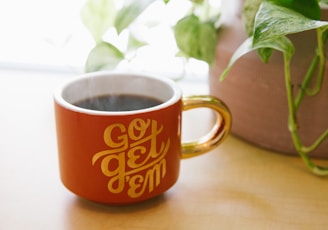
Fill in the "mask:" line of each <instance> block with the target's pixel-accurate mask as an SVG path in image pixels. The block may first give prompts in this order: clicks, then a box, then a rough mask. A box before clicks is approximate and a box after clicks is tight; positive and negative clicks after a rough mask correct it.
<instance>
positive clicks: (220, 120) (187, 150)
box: [182, 95, 232, 159]
mask: <svg viewBox="0 0 328 230" xmlns="http://www.w3.org/2000/svg"><path fill="white" fill-rule="evenodd" d="M182 103H183V111H186V110H190V109H196V108H209V109H211V110H213V111H215V112H216V118H217V119H216V122H215V124H214V126H213V128H212V129H211V131H210V132H209V133H208V134H206V135H205V136H203V137H201V138H199V139H197V140H195V141H190V142H182V159H185V158H190V157H194V156H198V155H200V154H203V153H206V152H208V151H210V150H212V149H214V148H215V147H217V146H218V145H219V144H221V143H222V142H223V141H224V140H225V139H226V137H227V136H228V134H229V133H230V130H231V122H232V118H231V113H230V110H229V108H228V107H227V106H226V105H225V104H224V103H223V102H222V101H221V100H220V99H218V98H216V97H213V96H207V95H204V96H187V97H183V98H182Z"/></svg>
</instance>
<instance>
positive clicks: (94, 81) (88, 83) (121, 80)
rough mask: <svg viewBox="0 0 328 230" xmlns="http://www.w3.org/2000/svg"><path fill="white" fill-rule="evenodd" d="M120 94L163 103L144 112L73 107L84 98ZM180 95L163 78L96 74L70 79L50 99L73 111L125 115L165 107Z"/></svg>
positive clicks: (175, 88)
mask: <svg viewBox="0 0 328 230" xmlns="http://www.w3.org/2000/svg"><path fill="white" fill-rule="evenodd" d="M120 94H129V95H138V96H145V97H152V98H155V99H157V100H160V101H162V102H163V103H161V104H159V105H157V106H154V107H150V108H146V109H141V110H135V111H120V112H109V111H97V110H89V109H83V108H80V107H78V106H75V105H74V104H75V103H77V102H79V101H83V100H85V99H88V98H93V97H98V96H104V95H120ZM181 94H182V93H181V90H180V88H179V87H178V86H177V85H176V83H175V82H173V81H172V80H170V79H168V78H165V77H155V76H150V75H142V74H133V73H115V72H96V73H91V74H85V75H82V76H78V77H76V78H74V79H71V80H70V81H68V82H66V83H65V84H64V85H62V86H60V87H59V88H58V89H57V90H56V91H55V95H54V97H55V100H56V102H57V103H59V104H60V105H62V106H64V107H66V108H68V109H70V110H74V111H80V112H83V113H95V114H108V113H116V114H117V113H119V114H128V113H136V111H138V112H145V111H151V110H156V109H160V108H163V107H167V106H169V105H171V104H174V103H175V102H176V101H177V100H180V98H181Z"/></svg>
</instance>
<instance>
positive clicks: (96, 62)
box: [85, 42, 124, 72]
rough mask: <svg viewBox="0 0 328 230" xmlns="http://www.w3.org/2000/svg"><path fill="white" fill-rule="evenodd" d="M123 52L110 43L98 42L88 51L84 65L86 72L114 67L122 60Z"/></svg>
mask: <svg viewBox="0 0 328 230" xmlns="http://www.w3.org/2000/svg"><path fill="white" fill-rule="evenodd" d="M123 59H124V54H123V53H122V52H121V51H120V50H119V49H117V48H116V47H115V46H113V45H112V44H110V43H106V42H100V43H98V44H97V45H96V46H95V47H94V48H93V49H92V50H91V51H90V53H89V56H88V58H87V62H86V65H85V71H86V72H94V71H99V70H105V69H114V68H115V67H116V66H117V65H118V64H119V63H120V62H121V61H122V60H123Z"/></svg>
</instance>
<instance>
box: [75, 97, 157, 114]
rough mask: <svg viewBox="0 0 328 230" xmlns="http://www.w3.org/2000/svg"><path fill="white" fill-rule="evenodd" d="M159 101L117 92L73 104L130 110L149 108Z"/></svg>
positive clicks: (112, 109) (102, 108)
mask: <svg viewBox="0 0 328 230" xmlns="http://www.w3.org/2000/svg"><path fill="white" fill-rule="evenodd" d="M161 103H163V102H162V101H160V100H158V99H156V98H153V97H147V96H141V95H130V94H117V95H103V96H97V97H92V98H88V99H85V100H81V101H78V102H76V103H75V104H74V105H76V106H78V107H81V108H85V109H90V110H98V111H131V110H139V109H146V108H150V107H153V106H156V105H159V104H161Z"/></svg>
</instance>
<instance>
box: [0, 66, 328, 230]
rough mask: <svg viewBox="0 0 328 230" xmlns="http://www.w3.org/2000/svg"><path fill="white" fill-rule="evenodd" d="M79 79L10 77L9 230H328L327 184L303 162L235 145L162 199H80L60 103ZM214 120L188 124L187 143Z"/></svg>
mask: <svg viewBox="0 0 328 230" xmlns="http://www.w3.org/2000/svg"><path fill="white" fill-rule="evenodd" d="M71 76H72V75H70V74H67V75H64V74H59V73H57V74H56V73H52V74H51V73H42V72H39V73H34V72H19V71H15V72H10V71H0V82H1V83H0V105H1V113H0V156H1V160H0V181H1V189H0V212H1V215H0V229H34V230H35V229H76V230H82V229H186V230H192V229H208V230H210V229H288V230H290V229H327V228H328V179H327V178H323V177H317V176H314V175H312V174H310V173H309V172H308V170H307V169H306V168H305V166H304V164H303V163H302V162H301V160H300V158H299V157H290V156H285V155H280V154H275V153H273V152H270V151H267V150H263V149H260V148H257V147H255V146H252V145H250V144H248V143H245V142H243V141H242V140H239V139H237V138H236V137H233V136H230V137H229V138H228V140H227V141H226V142H225V143H224V144H222V145H221V146H220V147H219V148H217V149H215V150H214V151H212V152H210V153H208V154H205V155H203V156H199V157H196V158H191V159H186V160H183V161H182V163H181V164H182V165H181V176H180V178H179V181H178V183H177V184H176V185H175V186H174V187H173V188H172V189H170V190H169V191H168V192H167V193H165V194H164V195H162V196H160V197H158V198H155V199H153V200H150V201H147V202H144V203H140V204H137V205H132V206H126V207H111V206H105V205H100V204H95V203H92V202H89V201H86V200H83V199H80V198H78V197H76V196H75V195H73V194H72V193H70V192H69V191H68V190H66V189H65V188H64V186H63V185H62V184H61V182H60V179H59V172H58V161H57V147H56V137H55V123H54V114H53V102H52V92H53V89H54V87H55V86H56V85H58V84H59V83H60V82H62V81H64V80H65V79H67V78H69V77H71ZM186 87H187V90H186V91H188V86H186ZM199 119H201V120H199ZM209 120H210V119H206V116H205V117H202V116H197V115H185V116H184V125H183V126H184V127H183V132H184V137H186V138H188V136H189V137H192V136H193V135H194V136H197V135H196V134H199V132H200V130H202V128H201V127H203V126H204V125H205V126H206V125H209ZM204 129H205V128H204ZM196 131H197V133H196ZM318 163H322V164H328V162H327V161H318Z"/></svg>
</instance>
